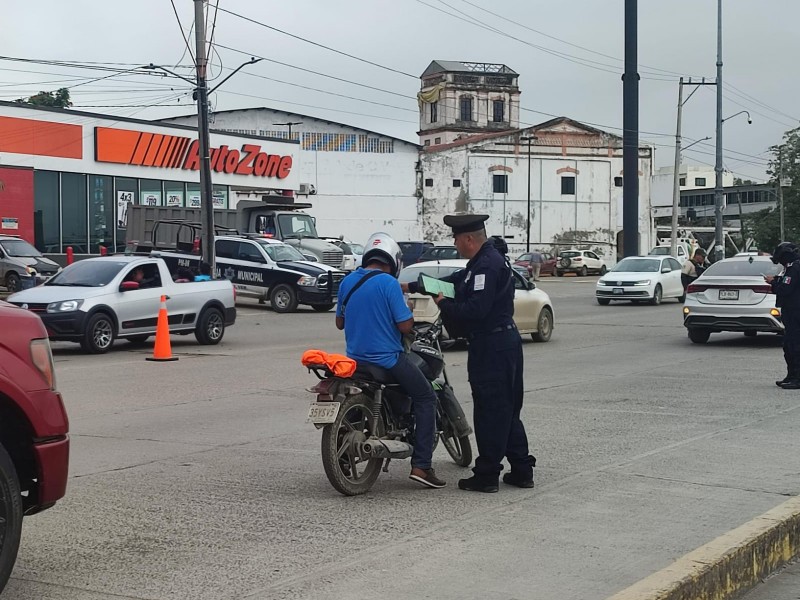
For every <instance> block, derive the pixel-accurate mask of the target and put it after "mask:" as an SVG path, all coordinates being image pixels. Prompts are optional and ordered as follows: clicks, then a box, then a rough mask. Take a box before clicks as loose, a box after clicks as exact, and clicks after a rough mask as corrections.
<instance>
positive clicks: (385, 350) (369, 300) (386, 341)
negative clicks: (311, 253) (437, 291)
mask: <svg viewBox="0 0 800 600" xmlns="http://www.w3.org/2000/svg"><path fill="white" fill-rule="evenodd" d="M372 270H373V269H364V268H363V267H359V268H358V269H356V270H355V271H353V272H352V273H350V275H348V276H347V277H345V278H344V280H343V281H342V283H341V285H340V286H339V302H338V303H337V305H336V316H337V317H344V338H345V341H346V343H347V356H349V357H350V358H353V359H355V360H356V361H367V362H371V363H374V364H376V365H380V366H381V367H383V368H385V369H391V368H392V367H393V366H395V365H396V364H397V359H398V358H399V356H400V353H402V352H403V344H402V342H401V339H402V337H401V334H400V330H398V329H397V325H396V324H397V323H402V322H403V321H408V320H409V319H410V318H412V317H413V314H412V313H411V310H410V309H409V308H408V306H407V305H406V302H405V299H404V298H403V290H402V289H400V282H398V281H397V279H395V278H394V277H392V276H391V275H389V274H388V273H382V274H381V275H376V276H374V277H372V278H370V279H369V280H368V281H367V282H366V283H364V285H362V286H361V287H360V288H358V289H357V290H356V291H355V293H354V294H353V295H352V296H351V297H350V300H348V301H347V306H346V307H345V314H342V300H344V298H345V297H346V296H347V294H348V293H350V290H352V289H353V286H354V285H355V284H356V283H358V281H359V280H360V279H361V278H362V277H364V276H365V275H366V274H367V273H370V272H371V271H372Z"/></svg>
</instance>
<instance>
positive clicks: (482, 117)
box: [418, 61, 653, 263]
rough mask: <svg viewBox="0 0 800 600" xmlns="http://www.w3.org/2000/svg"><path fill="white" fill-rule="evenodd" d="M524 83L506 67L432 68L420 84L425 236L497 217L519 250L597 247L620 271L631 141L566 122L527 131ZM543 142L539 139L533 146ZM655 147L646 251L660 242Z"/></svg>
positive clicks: (646, 202) (643, 234) (642, 184)
mask: <svg viewBox="0 0 800 600" xmlns="http://www.w3.org/2000/svg"><path fill="white" fill-rule="evenodd" d="M518 78H519V75H518V74H517V73H516V72H514V71H513V70H512V69H510V68H509V67H507V66H506V65H497V64H485V63H464V62H455V61H433V62H432V63H431V64H430V65H429V66H428V68H427V69H426V70H425V72H424V73H423V74H422V75H421V77H420V81H421V84H420V92H419V94H418V99H419V105H420V130H419V132H418V133H419V136H420V143H421V144H422V146H423V147H422V151H421V156H422V158H421V167H422V173H423V175H422V179H423V187H422V194H423V203H422V209H421V210H422V214H421V220H422V231H423V236H424V237H425V239H429V240H444V239H447V238H448V237H449V231H448V229H447V228H446V227H444V225H443V224H442V216H443V215H445V214H447V213H449V212H454V211H468V212H482V213H487V214H489V215H491V220H490V230H491V231H490V233H491V234H497V235H502V236H503V237H505V238H506V240H507V242H508V244H509V246H510V247H511V249H512V251H514V252H519V251H522V250H526V249H527V248H528V247H530V248H531V249H534V248H535V249H541V250H550V249H552V248H554V247H555V248H557V247H561V248H563V247H565V246H569V245H580V246H581V247H589V248H592V249H594V250H596V251H597V252H600V253H601V254H602V255H603V256H604V257H605V258H606V260H607V261H609V262H611V263H613V262H615V261H616V259H617V255H618V253H619V251H621V239H622V138H621V137H619V136H616V135H613V134H611V133H608V132H605V131H601V130H600V129H596V128H594V127H590V126H588V125H584V124H582V123H579V122H577V121H575V120H572V119H569V118H567V117H559V118H556V119H552V120H550V121H547V122H545V123H541V124H539V125H535V126H532V127H528V128H524V129H520V128H519V111H520V106H519V102H520V89H519V86H518ZM527 138H534V139H530V140H529V139H527ZM652 165H653V156H652V148H650V147H646V146H645V147H641V148H640V149H639V173H638V177H639V237H640V250H642V251H645V252H646V251H647V249H649V247H650V243H651V240H650V237H651V229H652V227H651V210H650V178H651V175H652V168H653V167H652Z"/></svg>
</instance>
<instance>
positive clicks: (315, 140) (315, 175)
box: [163, 108, 422, 243]
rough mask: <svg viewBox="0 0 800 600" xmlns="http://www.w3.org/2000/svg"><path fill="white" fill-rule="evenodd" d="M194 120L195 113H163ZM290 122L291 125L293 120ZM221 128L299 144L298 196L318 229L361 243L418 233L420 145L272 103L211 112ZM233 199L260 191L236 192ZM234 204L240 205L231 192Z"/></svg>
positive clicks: (255, 195)
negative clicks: (378, 236) (307, 204)
mask: <svg viewBox="0 0 800 600" xmlns="http://www.w3.org/2000/svg"><path fill="white" fill-rule="evenodd" d="M163 121H164V122H168V123H178V124H183V125H194V124H196V122H197V117H196V115H188V116H184V117H176V118H170V119H163ZM289 124H291V125H289ZM211 127H212V128H213V129H214V130H216V131H228V132H232V133H239V134H244V133H245V132H248V134H249V135H261V136H272V137H276V138H283V139H287V138H288V137H289V131H291V137H292V139H294V140H296V141H299V142H300V150H299V152H298V153H297V154H298V160H297V162H296V163H295V164H296V166H295V173H296V176H297V178H298V181H299V189H298V190H295V192H296V194H297V196H298V198H297V199H298V202H310V203H311V205H312V208H310V209H308V210H307V212H308V213H309V214H311V215H312V216H314V217H315V218H316V219H317V229H318V231H319V234H320V235H322V236H326V237H339V236H344V237H345V239H348V240H352V241H355V242H359V243H363V242H364V241H366V239H367V237H369V235H370V234H372V233H374V232H376V231H386V232H388V233H390V234H392V235H393V236H395V237H396V239H398V240H417V239H421V237H420V236H421V235H422V230H421V227H420V222H419V219H418V212H419V211H418V204H420V200H419V197H418V196H419V183H418V181H419V176H418V163H419V149H420V147H419V146H418V145H417V144H414V143H412V142H408V141H405V140H401V139H399V138H394V137H390V136H386V135H383V134H380V133H375V132H373V131H367V130H365V129H359V128H357V127H353V126H350V125H345V124H342V123H335V122H333V121H327V120H324V119H321V118H317V117H311V116H308V115H301V114H297V113H292V112H285V111H281V110H274V109H271V108H246V109H240V110H226V111H219V112H215V113H213V115H212V122H211ZM235 191H236V194H237V198H236V200H242V199H254V198H260V197H262V196H263V195H264V191H263V190H256V189H254V190H235ZM230 204H231V207H233V206H234V205H235V200H234V198H231V203H230Z"/></svg>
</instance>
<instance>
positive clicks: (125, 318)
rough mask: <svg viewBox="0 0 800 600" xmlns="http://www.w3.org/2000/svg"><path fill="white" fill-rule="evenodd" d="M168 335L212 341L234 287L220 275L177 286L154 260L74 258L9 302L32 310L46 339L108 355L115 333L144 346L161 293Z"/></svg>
mask: <svg viewBox="0 0 800 600" xmlns="http://www.w3.org/2000/svg"><path fill="white" fill-rule="evenodd" d="M162 295H165V296H167V297H168V300H167V313H168V316H169V330H170V333H177V334H181V335H187V334H190V333H194V335H195V337H196V338H197V341H198V342H199V343H201V344H218V343H219V342H220V341H221V340H222V336H223V335H224V333H225V328H226V327H228V326H230V325H233V323H234V322H235V320H236V306H235V304H234V291H233V285H232V284H231V282H230V281H227V280H225V279H217V280H212V281H187V282H184V283H178V282H175V281H173V280H172V275H171V274H170V271H169V269H168V268H167V265H166V263H165V262H164V261H163V260H162V259H160V258H156V257H141V256H104V257H100V258H90V259H87V260H81V261H78V262H76V263H74V264H72V265H70V266H68V267H67V268H65V269H64V270H63V271H61V272H60V273H58V274H57V275H55V276H53V277H52V278H51V279H49V280H48V281H47V282H46V283H44V284H42V285H39V286H37V287H35V288H32V289H29V290H23V291H21V292H18V293H16V294H12V295H11V296H9V298H8V302H10V303H11V304H14V305H16V306H19V307H21V308H24V309H27V310H30V311H32V312H35V313H36V314H38V315H39V316H40V317H41V319H42V321H43V322H44V325H45V327H46V328H47V333H48V335H49V336H50V339H51V340H65V341H71V342H78V343H80V345H81V347H82V348H83V349H84V350H85V351H87V352H91V353H93V354H101V353H104V352H108V350H109V349H110V348H111V346H112V344H113V343H114V340H115V339H116V338H124V339H126V340H128V341H130V342H132V343H138V344H141V343H144V342H145V341H146V340H147V338H149V337H150V336H151V335H153V334H155V332H156V324H157V321H158V311H159V308H160V306H161V304H160V299H161V296H162Z"/></svg>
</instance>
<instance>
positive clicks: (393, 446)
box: [361, 439, 414, 458]
mask: <svg viewBox="0 0 800 600" xmlns="http://www.w3.org/2000/svg"><path fill="white" fill-rule="evenodd" d="M361 451H362V453H363V454H364V456H365V457H366V458H408V457H409V456H411V454H412V453H413V452H414V447H413V446H412V445H411V444H407V443H406V442H401V441H400V440H379V439H371V440H367V441H366V442H364V443H363V444H362V445H361Z"/></svg>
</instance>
